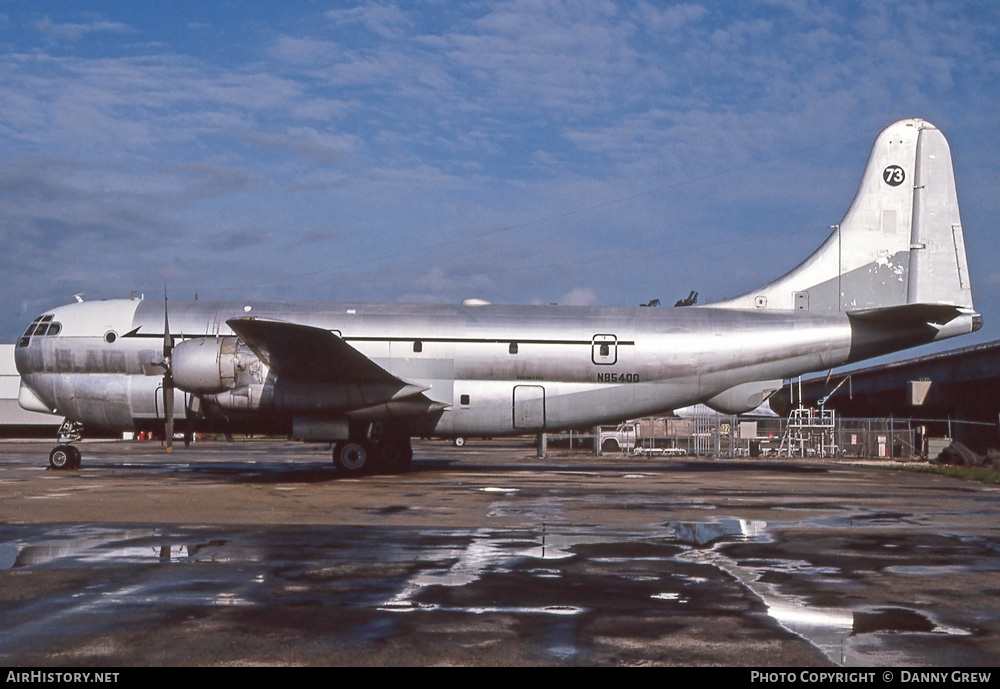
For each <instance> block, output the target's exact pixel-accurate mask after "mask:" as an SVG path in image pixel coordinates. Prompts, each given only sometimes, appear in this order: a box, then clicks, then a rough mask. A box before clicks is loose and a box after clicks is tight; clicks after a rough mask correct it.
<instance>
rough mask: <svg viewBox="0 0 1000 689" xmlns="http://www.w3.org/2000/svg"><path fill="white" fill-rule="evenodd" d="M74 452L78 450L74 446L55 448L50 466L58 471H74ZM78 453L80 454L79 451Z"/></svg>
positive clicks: (50, 458) (50, 454)
mask: <svg viewBox="0 0 1000 689" xmlns="http://www.w3.org/2000/svg"><path fill="white" fill-rule="evenodd" d="M73 450H76V448H75V447H73V446H72V445H57V446H56V447H54V448H53V449H52V452H50V453H49V466H50V467H52V468H53V469H55V470H57V471H67V470H69V469H74V468H75V467H74V466H73V457H74V452H73ZM77 452H79V450H77ZM77 466H79V465H77Z"/></svg>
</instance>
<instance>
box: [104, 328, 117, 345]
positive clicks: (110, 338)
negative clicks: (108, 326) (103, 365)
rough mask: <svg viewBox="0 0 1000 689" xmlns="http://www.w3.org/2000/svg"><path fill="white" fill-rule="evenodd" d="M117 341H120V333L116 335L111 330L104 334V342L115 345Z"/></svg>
mask: <svg viewBox="0 0 1000 689" xmlns="http://www.w3.org/2000/svg"><path fill="white" fill-rule="evenodd" d="M117 339H118V333H116V332H115V331H114V330H109V331H108V332H106V333H104V341H105V342H107V343H108V344H114V343H115V340H117Z"/></svg>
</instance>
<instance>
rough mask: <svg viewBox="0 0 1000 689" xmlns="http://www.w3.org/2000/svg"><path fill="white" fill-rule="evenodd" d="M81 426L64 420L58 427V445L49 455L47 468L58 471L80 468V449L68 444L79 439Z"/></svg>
mask: <svg viewBox="0 0 1000 689" xmlns="http://www.w3.org/2000/svg"><path fill="white" fill-rule="evenodd" d="M82 431H83V424H82V423H77V422H76V421H70V420H69V419H66V420H64V421H63V422H62V425H61V426H59V432H58V434H57V435H58V438H59V444H58V445H56V446H55V447H54V448H53V449H52V452H50V453H49V466H50V467H51V468H53V469H58V470H71V469H79V468H80V448H78V447H77V446H76V445H71V444H70V443H75V442H76V441H77V440H79V439H80V436H81V432H82Z"/></svg>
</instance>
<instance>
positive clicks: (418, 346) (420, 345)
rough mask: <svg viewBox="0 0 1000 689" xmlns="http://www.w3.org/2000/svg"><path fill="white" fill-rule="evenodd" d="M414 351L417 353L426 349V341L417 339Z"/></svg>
mask: <svg viewBox="0 0 1000 689" xmlns="http://www.w3.org/2000/svg"><path fill="white" fill-rule="evenodd" d="M413 351H414V352H415V353H417V354H419V353H420V352H422V351H424V343H423V342H421V341H420V340H417V341H415V342H414V343H413Z"/></svg>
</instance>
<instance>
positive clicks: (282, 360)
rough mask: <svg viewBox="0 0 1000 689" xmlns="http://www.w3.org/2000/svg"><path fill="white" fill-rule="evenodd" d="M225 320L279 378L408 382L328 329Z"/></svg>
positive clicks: (344, 381)
mask: <svg viewBox="0 0 1000 689" xmlns="http://www.w3.org/2000/svg"><path fill="white" fill-rule="evenodd" d="M226 324H227V325H228V326H229V327H230V328H232V329H233V332H234V333H236V334H237V335H238V336H239V337H240V338H242V340H243V341H244V342H246V343H247V346H248V347H250V349H252V350H253V352H254V354H256V355H257V356H258V357H259V358H260V360H261V361H263V362H264V363H266V364H267V365H268V367H270V369H271V370H272V371H273V372H274V373H275V375H277V376H279V377H281V378H287V379H290V380H307V381H313V382H327V383H383V384H395V385H399V386H401V387H403V386H408V384H407V383H406V382H404V381H402V380H400V379H399V378H397V377H396V376H394V375H392V374H391V373H389V372H388V371H386V370H385V369H384V368H382V367H381V366H379V365H378V364H376V363H375V362H374V361H372V360H371V359H369V358H368V357H366V356H365V355H364V354H362V353H361V352H359V351H358V350H356V349H355V348H354V347H352V346H351V345H349V344H347V343H346V342H344V340H343V339H342V338H340V337H337V336H336V335H334V334H333V333H332V332H330V331H329V330H324V329H323V328H314V327H312V326H308V325H299V324H297V323H286V322H284V321H276V320H270V319H263V318H233V319H230V320H228V321H226ZM416 392H419V390H413V391H412V393H411V394H415V393H416Z"/></svg>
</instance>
